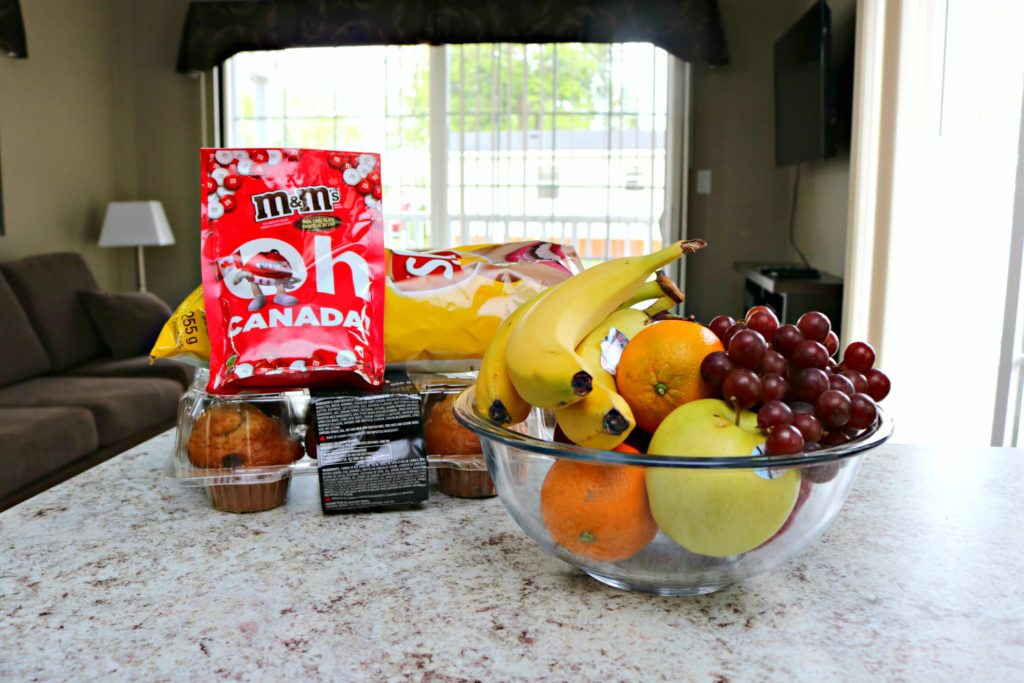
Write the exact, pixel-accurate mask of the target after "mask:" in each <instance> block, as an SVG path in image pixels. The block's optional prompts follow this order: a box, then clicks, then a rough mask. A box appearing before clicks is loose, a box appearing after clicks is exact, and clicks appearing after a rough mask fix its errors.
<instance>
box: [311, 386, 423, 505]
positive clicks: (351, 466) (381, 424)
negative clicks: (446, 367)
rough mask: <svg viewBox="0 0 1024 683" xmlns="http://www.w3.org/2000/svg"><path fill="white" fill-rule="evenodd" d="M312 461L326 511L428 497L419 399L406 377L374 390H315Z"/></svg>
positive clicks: (393, 503) (414, 388) (313, 393)
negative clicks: (314, 439)
mask: <svg viewBox="0 0 1024 683" xmlns="http://www.w3.org/2000/svg"><path fill="white" fill-rule="evenodd" d="M311 394H312V404H313V410H314V414H315V416H316V423H315V428H316V460H317V465H318V473H319V477H320V501H321V504H322V506H323V510H324V512H328V513H330V512H347V511H352V510H365V509H372V508H381V507H388V506H392V505H408V504H412V503H419V502H422V501H424V500H426V499H427V477H428V474H427V455H426V450H425V448H424V447H423V424H422V422H421V421H420V395H419V393H418V392H417V391H416V387H415V386H414V385H413V383H412V382H411V381H410V380H409V377H408V375H405V374H404V373H390V372H389V373H387V376H386V382H385V384H384V386H383V387H381V388H380V389H376V390H369V391H361V390H357V389H327V390H324V389H314V390H312V392H311Z"/></svg>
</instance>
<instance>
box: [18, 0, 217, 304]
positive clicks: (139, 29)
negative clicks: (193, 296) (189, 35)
mask: <svg viewBox="0 0 1024 683" xmlns="http://www.w3.org/2000/svg"><path fill="white" fill-rule="evenodd" d="M187 6H188V2H187V0H164V1H162V2H151V1H149V0H89V2H82V1H81V0H33V1H32V2H26V3H22V11H23V14H24V18H25V30H26V34H27V37H28V45H29V58H28V59H25V60H13V59H9V58H7V57H3V56H0V169H2V173H3V176H2V183H3V193H4V213H5V217H6V228H7V234H6V235H5V236H3V237H0V260H3V259H10V258H17V257H19V256H24V255H28V254H35V253H42V252H48V251H57V250H69V251H77V252H79V253H81V254H82V255H83V256H84V257H85V258H86V260H87V261H88V262H89V264H90V266H91V267H92V269H93V272H94V273H95V274H96V277H97V279H98V280H99V281H100V284H101V285H102V286H104V287H106V288H110V289H131V288H133V287H134V285H135V262H134V254H133V251H132V250H130V249H100V248H99V247H97V246H96V242H97V240H98V238H99V228H100V225H101V223H102V220H103V211H104V208H105V206H106V204H107V202H109V201H112V200H121V199H157V200H160V201H162V202H163V204H164V208H165V210H166V212H167V216H168V219H169V220H170V223H171V228H172V230H173V231H174V235H175V239H176V244H175V245H174V246H170V247H152V248H148V249H147V250H146V264H147V272H148V275H149V288H150V289H151V290H152V291H154V292H156V293H157V294H159V295H161V296H163V297H164V298H166V299H168V300H169V301H171V302H172V303H176V302H177V300H178V299H180V298H181V297H182V296H183V295H184V294H185V293H187V292H188V291H189V290H190V289H191V288H192V287H194V286H195V285H196V284H198V281H199V261H198V239H199V238H198V226H197V225H196V223H197V218H198V215H199V210H198V192H197V191H196V188H197V187H198V184H199V179H198V178H199V175H198V170H197V164H198V161H197V159H198V147H199V146H200V144H201V143H200V114H199V99H200V98H199V81H198V80H197V79H193V78H189V77H187V76H181V75H179V74H177V73H175V72H174V61H175V56H176V53H177V47H178V40H179V39H180V36H181V26H182V24H183V22H184V18H185V10H186V8H187Z"/></svg>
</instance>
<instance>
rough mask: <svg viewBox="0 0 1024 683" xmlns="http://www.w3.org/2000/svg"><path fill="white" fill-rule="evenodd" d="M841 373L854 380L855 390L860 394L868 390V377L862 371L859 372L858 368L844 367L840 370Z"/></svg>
mask: <svg viewBox="0 0 1024 683" xmlns="http://www.w3.org/2000/svg"><path fill="white" fill-rule="evenodd" d="M839 374H840V375H842V376H843V377H845V378H846V379H848V380H850V381H851V382H853V390H854V391H855V392H857V393H858V394H863V393H864V392H865V391H867V390H868V380H867V378H866V377H865V376H864V375H862V374H861V373H859V372H857V371H856V370H850V369H849V368H844V369H842V370H840V371H839Z"/></svg>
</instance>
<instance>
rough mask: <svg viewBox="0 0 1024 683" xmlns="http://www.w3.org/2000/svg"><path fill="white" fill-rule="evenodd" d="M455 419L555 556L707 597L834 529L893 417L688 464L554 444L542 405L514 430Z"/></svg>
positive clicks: (550, 418) (463, 401)
mask: <svg viewBox="0 0 1024 683" xmlns="http://www.w3.org/2000/svg"><path fill="white" fill-rule="evenodd" d="M474 399H475V388H472V387H471V388H469V389H467V390H465V391H464V392H462V394H460V396H459V398H458V400H457V401H456V403H455V416H456V418H457V419H458V421H459V422H460V423H462V424H463V425H464V426H466V427H467V428H469V429H470V430H472V431H473V432H475V433H476V434H477V435H478V436H479V437H480V443H481V445H482V447H483V452H484V455H485V457H486V459H487V468H488V470H489V471H490V474H491V478H492V479H493V480H494V484H495V487H496V488H497V491H498V495H499V496H500V497H501V501H502V503H504V505H505V507H506V508H507V509H508V511H509V512H510V513H511V515H512V517H513V518H514V519H515V520H516V522H517V523H518V524H519V526H520V527H522V529H523V531H525V532H526V534H527V535H528V536H529V537H530V538H532V539H533V540H534V541H536V542H537V544H539V545H540V546H541V547H542V548H543V549H544V550H545V551H546V552H548V553H550V554H552V555H554V556H555V557H557V558H559V559H561V560H564V561H565V562H568V563H569V564H571V565H573V566H574V567H577V568H579V569H581V570H583V571H584V572H586V573H587V574H589V575H590V576H592V577H593V578H595V579H597V580H598V581H601V582H602V583H606V584H608V585H610V586H615V587H616V588H623V589H626V590H632V591H640V592H645V593H655V594H658V595H697V594H701V593H710V592H713V591H716V590H719V589H721V588H723V587H725V586H727V585H729V584H732V583H735V582H737V581H742V580H744V579H747V578H750V577H752V576H755V575H757V574H762V573H764V572H767V571H770V570H772V569H774V568H775V567H778V566H779V565H781V564H783V563H784V562H786V561H788V560H789V559H791V558H792V557H794V556H796V555H797V554H798V553H800V552H801V551H803V550H804V548H806V547H807V546H808V545H810V543H811V542H812V541H814V539H816V538H817V537H818V536H819V535H821V533H822V532H823V531H824V530H825V529H826V528H828V526H829V525H830V524H831V523H832V521H833V520H834V519H835V517H836V514H838V512H839V510H840V508H842V506H843V503H844V502H845V501H846V496H847V494H848V493H849V492H850V487H851V486H852V485H853V481H854V479H856V478H857V472H858V470H859V469H860V464H861V456H862V455H863V454H864V453H865V452H866V451H868V450H870V449H872V448H875V447H876V446H878V445H880V444H882V443H883V442H885V441H886V440H887V439H888V438H889V437H890V436H891V435H892V430H893V424H892V420H891V419H890V418H889V417H888V416H887V415H886V414H885V413H884V412H883V411H882V410H881V409H879V410H878V416H877V418H876V420H875V423H874V425H873V426H872V427H871V428H869V429H867V430H865V431H864V432H863V433H861V434H860V435H858V436H857V437H856V438H855V439H854V440H852V441H849V442H847V443H845V444H843V445H842V446H837V447H832V448H823V449H821V450H818V451H815V452H813V453H807V454H800V455H796V456H763V455H757V456H743V457H724V458H722V457H715V458H704V457H680V456H653V455H641V454H629V453H622V452H618V451H598V450H593V449H590V448H584V447H582V446H576V445H574V444H565V443H561V442H556V441H553V439H552V437H553V432H554V415H553V413H552V411H550V410H541V409H538V408H534V409H533V411H532V413H531V414H530V416H529V418H528V419H527V420H526V421H525V422H523V423H521V424H519V425H516V426H515V427H513V428H506V427H502V426H499V425H496V424H494V423H492V422H491V421H490V420H488V419H487V418H486V416H482V415H480V414H478V413H477V412H476V409H475V407H474V403H475V401H474Z"/></svg>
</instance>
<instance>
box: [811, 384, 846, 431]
mask: <svg viewBox="0 0 1024 683" xmlns="http://www.w3.org/2000/svg"><path fill="white" fill-rule="evenodd" d="M814 407H815V409H816V413H817V415H818V419H819V420H821V423H822V424H823V425H825V426H826V427H828V428H829V429H838V428H839V427H843V426H845V425H846V423H847V422H849V421H850V397H849V396H847V395H846V394H844V393H843V392H841V391H836V390H835V389H829V390H828V391H824V392H822V393H821V396H819V397H818V400H817V401H816V402H815V404H814Z"/></svg>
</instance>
